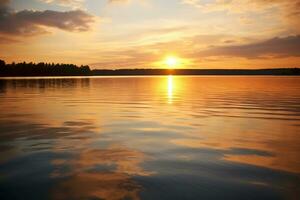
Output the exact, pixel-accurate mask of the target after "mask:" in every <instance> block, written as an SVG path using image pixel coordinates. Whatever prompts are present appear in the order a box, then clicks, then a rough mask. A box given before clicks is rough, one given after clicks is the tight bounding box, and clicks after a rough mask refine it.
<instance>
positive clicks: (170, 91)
mask: <svg viewBox="0 0 300 200" xmlns="http://www.w3.org/2000/svg"><path fill="white" fill-rule="evenodd" d="M173 89H174V87H173V76H172V75H169V76H168V103H170V104H171V103H172V102H173Z"/></svg>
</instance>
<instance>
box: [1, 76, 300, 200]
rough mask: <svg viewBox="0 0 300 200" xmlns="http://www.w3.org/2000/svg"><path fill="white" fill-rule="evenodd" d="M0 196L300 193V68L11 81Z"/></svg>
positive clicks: (116, 199)
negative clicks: (285, 73)
mask: <svg viewBox="0 0 300 200" xmlns="http://www.w3.org/2000/svg"><path fill="white" fill-rule="evenodd" d="M0 106H1V112H0V199H3V200H6V199H9V200H11V199H30V200H35V199H36V200H41V199H104V200H125V199H126V200H129V199H131V200H160V199H163V200H173V199H179V200H190V199H192V200H199V199H213V200H214V199H233V200H235V199H243V200H245V199H249V200H253V199H256V200H260V199H261V200H268V199H272V200H273V199H294V200H296V199H299V198H300V77H264V76H252V77H247V76H198V77H197V76H189V77H188V76H157V77H92V78H88V77H86V78H85V77H77V78H67V77H62V78H59V77H58V78H15V79H10V78H6V79H1V80H0Z"/></svg>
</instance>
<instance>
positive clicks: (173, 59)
mask: <svg viewBox="0 0 300 200" xmlns="http://www.w3.org/2000/svg"><path fill="white" fill-rule="evenodd" d="M165 64H166V65H167V66H168V67H169V68H173V67H175V66H176V65H178V64H179V61H178V59H177V58H176V57H174V56H168V57H167V58H166V60H165Z"/></svg>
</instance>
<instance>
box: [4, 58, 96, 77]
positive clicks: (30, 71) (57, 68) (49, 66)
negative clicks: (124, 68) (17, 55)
mask: <svg viewBox="0 0 300 200" xmlns="http://www.w3.org/2000/svg"><path fill="white" fill-rule="evenodd" d="M87 75H91V69H90V67H89V66H88V65H81V66H77V65H74V64H54V63H43V62H41V63H32V62H30V63H26V62H22V63H14V62H13V63H11V64H6V63H5V61H3V60H0V76H87Z"/></svg>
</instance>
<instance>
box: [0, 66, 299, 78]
mask: <svg viewBox="0 0 300 200" xmlns="http://www.w3.org/2000/svg"><path fill="white" fill-rule="evenodd" d="M168 75H174V76H300V68H280V69H172V70H171V69H117V70H106V69H104V70H99V69H95V70H90V71H89V72H86V73H79V74H78V73H76V74H73V73H55V74H53V73H34V72H30V73H26V72H25V74H22V73H16V72H10V73H6V74H3V72H2V71H1V69H0V77H2V78H5V77H96V76H103V77H105V76H168Z"/></svg>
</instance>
